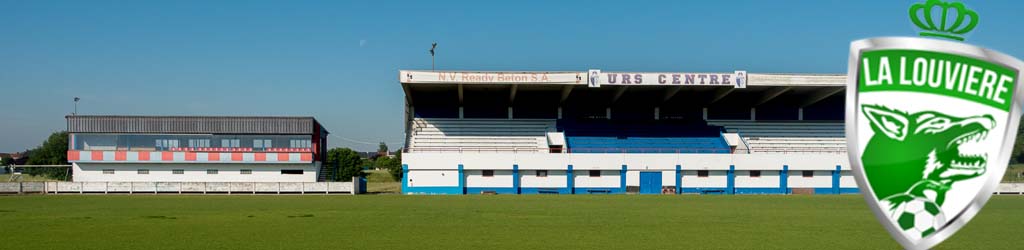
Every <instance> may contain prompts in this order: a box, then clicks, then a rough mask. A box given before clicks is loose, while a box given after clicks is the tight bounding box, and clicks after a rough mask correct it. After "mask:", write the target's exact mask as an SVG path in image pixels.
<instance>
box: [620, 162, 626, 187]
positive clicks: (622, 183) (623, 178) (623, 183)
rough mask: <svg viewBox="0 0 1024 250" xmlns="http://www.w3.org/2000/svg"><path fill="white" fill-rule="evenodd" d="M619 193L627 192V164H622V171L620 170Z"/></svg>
mask: <svg viewBox="0 0 1024 250" xmlns="http://www.w3.org/2000/svg"><path fill="white" fill-rule="evenodd" d="M619 189H622V190H619V193H626V165H625V164H623V165H622V171H619Z"/></svg>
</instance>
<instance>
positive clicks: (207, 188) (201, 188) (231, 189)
mask: <svg viewBox="0 0 1024 250" xmlns="http://www.w3.org/2000/svg"><path fill="white" fill-rule="evenodd" d="M363 183H365V182H363ZM365 187H366V186H365V184H361V182H360V180H359V179H353V181H352V182H0V193H8V194H31V193H37V194H111V193H123V194H360V193H365V192H366V190H365Z"/></svg>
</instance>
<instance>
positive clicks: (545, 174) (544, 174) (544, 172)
mask: <svg viewBox="0 0 1024 250" xmlns="http://www.w3.org/2000/svg"><path fill="white" fill-rule="evenodd" d="M537 177H548V171H547V170H537Z"/></svg>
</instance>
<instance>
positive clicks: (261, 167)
mask: <svg viewBox="0 0 1024 250" xmlns="http://www.w3.org/2000/svg"><path fill="white" fill-rule="evenodd" d="M318 166H319V164H244V163H243V164H217V163H180V164H179V163H150V164H147V163H73V164H72V168H73V170H72V171H74V180H75V181H76V182H120V181H146V182H164V181H167V182H193V181H195V182H316V174H317V170H318ZM104 169H113V170H114V174H103V170H104ZM139 169H148V170H149V174H139V173H138V170H139ZM174 169H181V170H184V173H183V174H173V172H172V170H174ZM208 169H217V170H218V171H217V174H207V173H206V172H207V171H206V170H208ZM241 169H251V170H252V174H248V175H243V174H241V172H240V170H241ZM282 169H302V170H303V173H302V174H301V175H284V174H281V170H282Z"/></svg>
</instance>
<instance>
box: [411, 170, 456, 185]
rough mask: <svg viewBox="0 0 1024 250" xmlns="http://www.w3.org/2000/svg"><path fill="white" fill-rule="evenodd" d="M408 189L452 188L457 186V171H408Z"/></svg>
mask: <svg viewBox="0 0 1024 250" xmlns="http://www.w3.org/2000/svg"><path fill="white" fill-rule="evenodd" d="M405 178H408V180H407V181H408V182H409V186H410V187H454V186H458V185H459V171H458V170H415V171H413V170H409V174H408V175H407V176H406V177H405Z"/></svg>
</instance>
